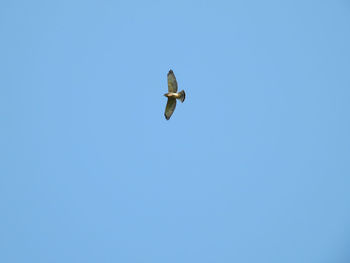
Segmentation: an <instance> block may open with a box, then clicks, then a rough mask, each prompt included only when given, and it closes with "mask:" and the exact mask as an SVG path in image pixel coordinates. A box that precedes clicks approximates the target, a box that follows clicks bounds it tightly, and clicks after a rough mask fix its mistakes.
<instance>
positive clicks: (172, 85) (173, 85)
mask: <svg viewBox="0 0 350 263" xmlns="http://www.w3.org/2000/svg"><path fill="white" fill-rule="evenodd" d="M168 91H169V92H177V82H176V78H175V75H174V72H173V71H172V70H169V72H168Z"/></svg>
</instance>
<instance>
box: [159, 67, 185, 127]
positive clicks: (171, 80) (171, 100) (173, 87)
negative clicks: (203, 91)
mask: <svg viewBox="0 0 350 263" xmlns="http://www.w3.org/2000/svg"><path fill="white" fill-rule="evenodd" d="M168 91H169V92H168V93H165V94H164V96H165V97H167V98H168V102H167V104H166V107H165V113H164V116H165V118H166V119H167V120H169V119H170V117H171V115H172V114H173V113H174V110H175V107H176V100H177V99H178V100H180V101H181V102H184V100H185V97H186V94H185V91H184V90H181V91H180V92H177V81H176V78H175V75H174V72H173V71H172V70H169V72H168Z"/></svg>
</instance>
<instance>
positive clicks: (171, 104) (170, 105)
mask: <svg viewBox="0 0 350 263" xmlns="http://www.w3.org/2000/svg"><path fill="white" fill-rule="evenodd" d="M175 108H176V99H175V98H168V102H167V104H166V107H165V113H164V116H165V118H166V119H167V120H169V119H170V117H171V115H173V113H174V110H175Z"/></svg>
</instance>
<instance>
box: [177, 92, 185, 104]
mask: <svg viewBox="0 0 350 263" xmlns="http://www.w3.org/2000/svg"><path fill="white" fill-rule="evenodd" d="M179 95H180V97H179V98H178V99H179V100H180V101H181V102H184V101H185V98H186V93H185V91H184V90H181V91H180V92H179Z"/></svg>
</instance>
